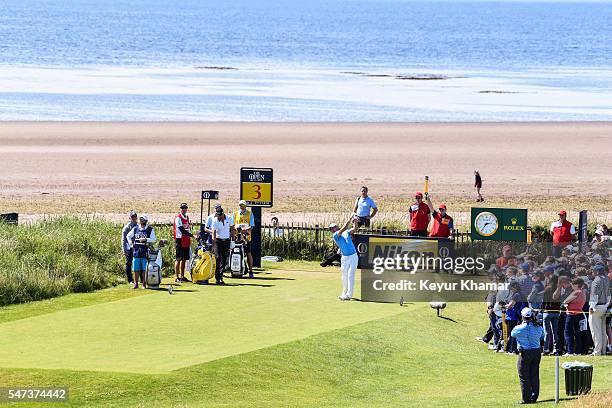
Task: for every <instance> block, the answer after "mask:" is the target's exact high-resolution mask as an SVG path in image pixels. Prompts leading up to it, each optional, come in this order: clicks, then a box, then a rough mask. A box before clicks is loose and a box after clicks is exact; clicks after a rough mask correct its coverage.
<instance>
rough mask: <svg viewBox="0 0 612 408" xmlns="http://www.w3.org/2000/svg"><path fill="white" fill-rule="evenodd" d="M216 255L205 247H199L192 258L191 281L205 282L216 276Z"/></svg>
mask: <svg viewBox="0 0 612 408" xmlns="http://www.w3.org/2000/svg"><path fill="white" fill-rule="evenodd" d="M215 268H216V259H215V255H214V254H213V253H212V252H210V251H205V250H204V249H203V248H198V250H197V253H196V255H195V256H194V257H193V259H192V260H191V281H192V282H193V283H203V281H207V280H209V279H211V278H213V277H214V276H215Z"/></svg>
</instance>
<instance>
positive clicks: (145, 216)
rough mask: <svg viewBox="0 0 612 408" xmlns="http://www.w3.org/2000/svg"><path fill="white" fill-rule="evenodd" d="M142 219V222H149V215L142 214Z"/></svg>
mask: <svg viewBox="0 0 612 408" xmlns="http://www.w3.org/2000/svg"><path fill="white" fill-rule="evenodd" d="M140 219H141V220H145V221H147V222H149V216H148V215H147V214H142V215H141V216H140Z"/></svg>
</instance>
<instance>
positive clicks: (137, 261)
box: [132, 258, 147, 272]
mask: <svg viewBox="0 0 612 408" xmlns="http://www.w3.org/2000/svg"><path fill="white" fill-rule="evenodd" d="M146 270H147V258H134V259H133V260H132V272H145V271H146Z"/></svg>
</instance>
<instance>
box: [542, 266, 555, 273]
mask: <svg viewBox="0 0 612 408" xmlns="http://www.w3.org/2000/svg"><path fill="white" fill-rule="evenodd" d="M554 271H555V267H554V266H552V265H548V266H547V267H546V268H544V272H546V273H553V272H554Z"/></svg>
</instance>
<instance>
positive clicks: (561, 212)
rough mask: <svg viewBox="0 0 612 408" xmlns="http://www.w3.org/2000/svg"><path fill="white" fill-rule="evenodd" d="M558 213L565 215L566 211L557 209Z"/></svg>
mask: <svg viewBox="0 0 612 408" xmlns="http://www.w3.org/2000/svg"><path fill="white" fill-rule="evenodd" d="M559 215H567V211H565V210H561V211H559Z"/></svg>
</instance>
